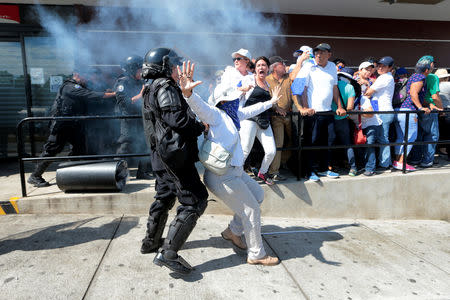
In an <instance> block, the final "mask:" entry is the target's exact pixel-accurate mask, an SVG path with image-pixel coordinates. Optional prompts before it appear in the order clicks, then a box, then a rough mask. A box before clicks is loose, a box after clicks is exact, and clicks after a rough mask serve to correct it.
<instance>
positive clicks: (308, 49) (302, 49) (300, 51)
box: [294, 45, 313, 57]
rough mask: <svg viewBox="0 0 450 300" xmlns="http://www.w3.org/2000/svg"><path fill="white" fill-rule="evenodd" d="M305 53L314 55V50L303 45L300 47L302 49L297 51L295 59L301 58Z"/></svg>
mask: <svg viewBox="0 0 450 300" xmlns="http://www.w3.org/2000/svg"><path fill="white" fill-rule="evenodd" d="M304 52H309V54H313V49H312V48H311V47H309V46H306V45H303V46H301V47H300V49H298V50H295V52H294V57H299V56H300V55H302V54H303V53H304Z"/></svg>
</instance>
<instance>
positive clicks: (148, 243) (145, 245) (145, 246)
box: [141, 239, 164, 254]
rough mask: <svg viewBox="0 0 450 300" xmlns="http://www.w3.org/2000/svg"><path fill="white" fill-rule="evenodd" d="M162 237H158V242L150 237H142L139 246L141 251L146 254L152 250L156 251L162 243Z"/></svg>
mask: <svg viewBox="0 0 450 300" xmlns="http://www.w3.org/2000/svg"><path fill="white" fill-rule="evenodd" d="M163 243H164V239H160V240H159V243H155V242H153V240H150V239H148V240H147V239H143V240H142V246H141V253H142V254H147V253H152V252H157V251H158V249H159V248H160V247H161V246H162V245H163Z"/></svg>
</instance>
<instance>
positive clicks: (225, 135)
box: [186, 93, 273, 167]
mask: <svg viewBox="0 0 450 300" xmlns="http://www.w3.org/2000/svg"><path fill="white" fill-rule="evenodd" d="M186 102H187V103H188V104H189V106H190V108H191V109H192V111H193V112H194V113H195V114H196V115H197V116H198V118H199V119H200V120H201V121H203V122H205V123H207V124H209V131H208V137H207V138H208V139H210V140H211V141H213V142H215V143H217V144H220V145H221V146H222V147H224V148H225V149H226V150H228V151H230V152H231V154H232V158H231V165H232V166H235V167H240V166H243V165H244V152H243V151H242V146H241V143H240V139H239V131H238V130H237V128H236V126H235V125H234V123H233V120H232V119H231V118H230V117H229V116H228V115H227V113H226V112H224V111H223V110H221V109H219V108H217V107H215V106H211V105H209V104H208V103H206V102H204V101H203V100H202V98H200V96H199V95H198V94H196V93H192V95H191V97H189V98H187V99H186ZM272 104H273V102H272V101H271V100H269V101H265V102H259V103H256V104H254V105H250V106H247V107H242V108H239V110H238V117H239V120H241V121H242V120H245V119H248V118H251V117H254V116H256V115H258V114H260V113H262V112H263V111H265V110H268V109H269V108H271V107H272ZM236 143H238V144H236Z"/></svg>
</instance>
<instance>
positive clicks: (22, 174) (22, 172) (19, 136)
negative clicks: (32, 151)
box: [17, 120, 27, 197]
mask: <svg viewBox="0 0 450 300" xmlns="http://www.w3.org/2000/svg"><path fill="white" fill-rule="evenodd" d="M22 124H23V120H22V121H20V122H19V124H17V156H18V157H19V172H20V186H21V187H22V197H26V196H27V187H26V184H25V168H24V165H23V160H22V154H23V152H24V151H23V137H22Z"/></svg>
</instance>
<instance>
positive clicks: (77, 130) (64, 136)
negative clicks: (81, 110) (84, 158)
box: [41, 121, 86, 157]
mask: <svg viewBox="0 0 450 300" xmlns="http://www.w3.org/2000/svg"><path fill="white" fill-rule="evenodd" d="M83 128H84V127H83V125H82V124H80V123H79V122H67V121H66V122H52V124H51V125H50V135H49V137H48V138H47V142H46V143H45V144H44V147H43V148H44V149H43V151H42V154H41V156H42V157H49V156H55V155H56V154H58V153H60V152H61V151H62V150H63V149H64V146H65V145H66V144H67V143H69V144H70V145H71V146H72V149H71V151H70V155H82V154H85V153H86V143H85V138H84V130H83Z"/></svg>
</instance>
